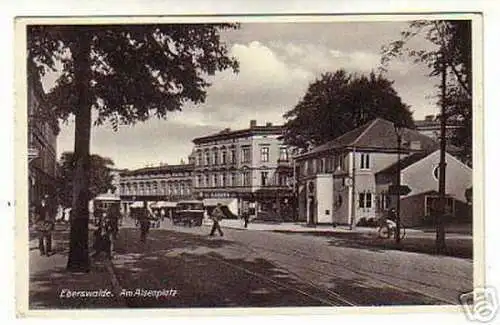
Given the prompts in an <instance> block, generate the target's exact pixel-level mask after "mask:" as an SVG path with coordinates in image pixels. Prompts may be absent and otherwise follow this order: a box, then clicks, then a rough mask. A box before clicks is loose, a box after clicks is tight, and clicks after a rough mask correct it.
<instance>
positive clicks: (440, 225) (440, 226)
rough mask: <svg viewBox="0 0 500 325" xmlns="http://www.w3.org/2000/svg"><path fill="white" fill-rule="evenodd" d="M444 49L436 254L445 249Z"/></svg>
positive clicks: (443, 51) (442, 49)
mask: <svg viewBox="0 0 500 325" xmlns="http://www.w3.org/2000/svg"><path fill="white" fill-rule="evenodd" d="M444 55H445V49H444V46H443V45H442V46H441V54H440V59H441V138H440V156H439V157H440V158H439V202H438V203H439V205H438V207H439V209H438V211H437V215H436V252H437V253H438V254H441V253H443V252H444V250H445V249H446V244H445V229H444V220H443V219H444V217H445V214H446V60H445V57H444Z"/></svg>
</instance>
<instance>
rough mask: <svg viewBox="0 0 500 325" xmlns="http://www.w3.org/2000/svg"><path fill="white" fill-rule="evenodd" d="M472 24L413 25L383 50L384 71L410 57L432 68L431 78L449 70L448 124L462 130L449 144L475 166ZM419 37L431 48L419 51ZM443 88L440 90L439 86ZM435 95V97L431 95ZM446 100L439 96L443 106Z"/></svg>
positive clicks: (433, 22)
mask: <svg viewBox="0 0 500 325" xmlns="http://www.w3.org/2000/svg"><path fill="white" fill-rule="evenodd" d="M471 24H472V23H471V21H470V20H419V21H413V22H410V23H409V25H408V27H407V28H406V29H404V30H403V31H402V32H401V38H400V39H398V40H395V41H393V42H391V43H390V44H387V45H384V46H383V47H382V62H381V63H382V65H381V68H382V70H383V71H387V69H388V68H389V65H390V62H392V61H393V59H394V58H396V57H401V56H408V57H410V58H412V59H413V60H414V62H415V63H417V64H421V63H422V64H424V65H426V66H427V67H428V68H429V76H431V77H434V76H439V75H440V74H441V73H442V65H443V64H444V65H445V66H446V69H447V79H446V98H444V100H445V103H446V105H445V106H446V107H445V114H446V120H447V121H448V123H449V124H455V125H457V126H459V128H455V129H452V130H451V131H450V132H449V133H448V134H447V137H446V138H447V140H448V141H449V142H450V143H451V144H453V145H456V146H458V147H459V148H461V149H462V150H461V153H460V158H461V160H462V161H463V162H465V163H467V164H468V165H469V166H472V26H471ZM416 37H423V38H424V39H425V40H427V42H428V44H426V45H423V46H422V48H415V44H417V43H415V42H412V40H413V39H415V38H416ZM439 88H440V86H439ZM428 95H432V94H428ZM442 100H443V98H441V96H438V100H437V103H438V104H439V105H441V103H442Z"/></svg>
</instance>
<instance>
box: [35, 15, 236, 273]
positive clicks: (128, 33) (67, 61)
mask: <svg viewBox="0 0 500 325" xmlns="http://www.w3.org/2000/svg"><path fill="white" fill-rule="evenodd" d="M237 27H238V25H235V24H143V25H125V24H123V25H44V26H40V25H31V26H28V27H27V51H28V60H29V61H31V62H33V63H34V64H35V65H36V70H37V74H38V75H39V76H42V75H43V74H45V73H46V72H47V71H49V70H57V69H58V68H60V77H59V78H58V79H57V82H56V86H55V87H54V88H53V89H52V90H51V91H50V93H49V94H48V96H47V97H48V101H49V102H50V103H51V104H52V106H53V107H54V110H53V111H54V114H55V115H56V116H58V118H60V119H62V120H67V119H68V117H69V116H70V115H72V114H73V115H74V116H75V149H74V161H75V162H74V164H75V172H74V179H73V187H72V191H73V192H72V200H73V202H72V212H73V215H72V219H71V230H70V250H69V256H68V266H67V268H68V269H69V270H71V271H79V272H80V271H89V270H90V260H89V256H88V218H89V215H88V214H89V211H88V201H89V200H90V198H91V193H90V191H89V190H90V183H89V181H90V170H91V159H90V134H91V122H92V114H91V113H92V110H94V111H95V112H96V113H97V114H96V115H97V118H96V120H95V123H96V124H103V123H104V122H105V121H110V122H111V125H112V127H113V129H115V130H116V129H118V126H119V125H120V124H134V123H136V122H138V121H145V120H147V119H148V118H150V117H152V116H156V117H158V118H165V117H166V115H167V112H169V111H176V110H181V108H182V106H183V105H184V104H185V103H186V102H188V101H190V102H192V103H195V104H199V103H202V102H204V101H205V98H206V92H207V88H208V87H209V86H210V83H209V82H208V81H207V79H208V77H209V76H211V75H213V74H215V72H217V71H221V70H225V69H232V70H233V71H234V72H237V71H238V62H237V61H236V60H235V59H234V58H231V57H229V56H228V50H227V48H226V46H225V44H224V43H223V42H222V41H221V39H220V35H219V33H220V31H221V30H224V29H233V28H237Z"/></svg>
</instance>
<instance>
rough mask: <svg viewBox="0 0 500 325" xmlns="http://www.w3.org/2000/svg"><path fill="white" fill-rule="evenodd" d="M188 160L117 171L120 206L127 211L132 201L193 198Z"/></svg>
mask: <svg viewBox="0 0 500 325" xmlns="http://www.w3.org/2000/svg"><path fill="white" fill-rule="evenodd" d="M193 169H194V166H193V165H192V164H181V165H161V166H157V167H146V168H140V169H136V170H125V171H122V172H120V173H119V184H120V185H119V195H120V198H121V200H122V210H123V212H124V213H128V211H129V207H130V205H131V204H132V203H133V202H136V201H142V202H144V201H146V202H158V201H167V202H176V201H179V200H188V199H193V198H194V196H193Z"/></svg>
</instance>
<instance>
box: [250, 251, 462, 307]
mask: <svg viewBox="0 0 500 325" xmlns="http://www.w3.org/2000/svg"><path fill="white" fill-rule="evenodd" d="M242 246H243V247H246V248H247V249H250V250H252V251H253V252H254V253H256V254H261V255H262V251H267V252H269V253H272V254H279V255H285V256H287V257H294V256H296V257H300V258H303V259H306V260H310V261H314V262H317V263H322V264H327V265H331V266H335V267H341V268H343V269H345V270H348V271H350V272H352V273H355V274H358V275H361V276H365V277H368V278H370V279H371V280H372V281H373V280H375V281H378V282H380V283H382V284H384V285H385V286H387V287H390V288H393V289H396V290H399V291H403V292H409V291H410V292H414V293H417V294H419V295H422V296H426V297H428V298H431V299H433V300H435V301H439V302H442V303H445V304H449V305H457V304H458V300H457V301H452V300H449V299H445V298H443V297H438V296H436V295H433V294H430V293H429V292H424V291H422V290H418V289H415V287H414V286H413V287H412V286H400V285H396V284H394V281H389V280H385V279H382V278H381V276H383V277H389V276H388V275H386V274H383V273H380V272H376V271H373V272H367V271H362V270H360V269H354V268H352V267H349V266H347V265H345V264H340V263H335V262H333V261H330V260H325V259H322V258H317V257H313V256H310V255H307V254H304V253H302V252H300V251H299V250H295V249H292V250H288V252H283V251H280V250H276V249H272V248H269V247H263V246H257V245H249V246H244V245H242ZM290 253H291V254H290ZM279 263H280V264H282V265H283V266H288V267H290V266H291V267H294V268H301V269H303V270H307V271H308V272H312V273H316V274H319V275H321V276H330V277H336V276H337V275H336V274H333V273H330V272H324V271H321V270H319V269H318V268H312V267H308V266H306V265H309V264H310V263H300V265H299V264H297V263H290V262H284V261H282V260H280V261H279ZM374 275H375V276H374ZM390 277H392V278H395V277H394V276H392V275H391V276H390ZM396 278H398V277H396ZM398 279H399V280H401V281H405V282H408V283H415V284H418V285H420V286H426V287H433V288H435V289H440V290H442V289H443V288H441V287H438V286H435V285H432V284H429V283H425V282H422V281H415V280H412V279H407V278H398Z"/></svg>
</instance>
